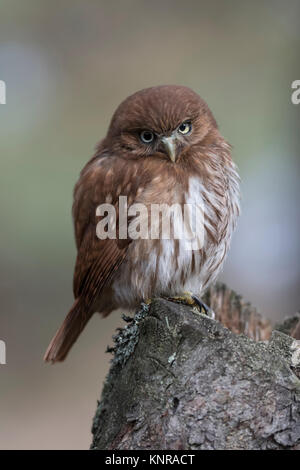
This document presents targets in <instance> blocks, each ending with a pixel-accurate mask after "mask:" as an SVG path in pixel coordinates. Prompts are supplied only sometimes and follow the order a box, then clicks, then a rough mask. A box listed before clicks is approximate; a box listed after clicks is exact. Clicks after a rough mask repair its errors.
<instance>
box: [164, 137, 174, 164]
mask: <svg viewBox="0 0 300 470" xmlns="http://www.w3.org/2000/svg"><path fill="white" fill-rule="evenodd" d="M161 141H162V143H163V145H164V148H165V150H166V153H167V155H168V156H169V157H170V159H171V161H172V162H173V163H175V161H176V142H175V137H174V136H170V137H162V138H161Z"/></svg>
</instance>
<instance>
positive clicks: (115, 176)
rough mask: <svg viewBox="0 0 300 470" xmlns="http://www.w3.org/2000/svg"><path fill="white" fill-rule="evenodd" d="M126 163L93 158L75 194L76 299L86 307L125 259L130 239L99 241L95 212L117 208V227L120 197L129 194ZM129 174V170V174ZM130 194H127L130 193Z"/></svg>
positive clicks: (114, 159) (97, 220)
mask: <svg viewBox="0 0 300 470" xmlns="http://www.w3.org/2000/svg"><path fill="white" fill-rule="evenodd" d="M123 167H124V162H123V161H122V160H121V161H120V159H118V158H116V157H112V156H104V157H102V158H101V157H100V158H99V157H98V158H96V159H92V160H91V161H90V162H89V163H88V164H87V166H86V167H85V168H84V169H83V171H82V173H81V176H80V178H79V181H78V183H77V184H76V186H75V191H74V204H73V217H74V224H75V238H76V244H77V248H78V255H77V260H76V266H75V272H74V280H73V290H74V295H75V298H78V297H81V298H83V299H84V301H85V304H86V305H87V306H89V305H92V304H93V301H94V300H95V299H96V298H97V296H98V295H99V294H100V292H101V291H102V289H103V287H104V286H105V285H106V284H107V283H108V281H109V280H110V279H111V278H112V276H113V274H114V273H115V272H116V270H117V269H118V267H119V266H120V264H121V263H122V261H123V260H124V258H125V256H126V252H127V249H128V245H129V243H130V242H131V240H130V239H126V240H118V239H117V238H116V239H110V238H106V239H105V240H102V239H99V238H98V236H97V234H96V226H97V223H98V222H99V217H97V216H96V209H97V207H98V206H99V205H100V204H103V203H108V202H109V203H110V204H112V205H113V206H114V207H115V208H116V227H118V218H119V217H118V204H117V203H118V200H119V195H120V194H122V195H126V186H127V188H128V178H129V176H130V175H129V174H128V177H127V178H124V170H125V168H123ZM127 173H128V171H127ZM127 192H128V191H127Z"/></svg>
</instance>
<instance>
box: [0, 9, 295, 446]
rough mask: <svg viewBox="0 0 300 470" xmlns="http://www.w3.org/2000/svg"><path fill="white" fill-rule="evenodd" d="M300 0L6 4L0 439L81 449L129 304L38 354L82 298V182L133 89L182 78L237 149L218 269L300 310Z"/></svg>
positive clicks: (256, 298) (0, 142)
mask: <svg viewBox="0 0 300 470" xmlns="http://www.w3.org/2000/svg"><path fill="white" fill-rule="evenodd" d="M299 18H300V3H299V1H293V0H289V1H288V2H282V1H276V0H273V1H252V2H246V1H238V0H236V1H234V0H227V1H226V2H224V1H216V0H210V1H199V0H194V1H192V0H190V1H189V0H186V1H182V0H180V1H179V0H160V1H158V0H152V1H151V2H150V1H146V0H112V1H111V2H107V1H104V0H80V1H79V0H64V1H57V0H55V1H51V2H46V1H42V0H24V1H17V0H0V79H1V80H5V82H6V85H7V104H6V105H0V152H1V154H0V155H1V160H0V165H1V166H0V211H1V212H0V213H1V219H0V220H1V244H0V250H1V265H0V296H1V316H0V339H3V340H5V342H6V345H7V365H5V366H4V365H2V366H0V447H1V448H2V449H39V448H41V449H46V448H50V449H54V448H56V449H58V448H61V449H78V448H87V447H88V446H89V444H90V441H91V435H90V427H91V422H92V416H93V413H94V410H95V406H96V399H97V398H98V397H99V394H100V390H101V387H102V383H103V380H104V378H105V375H106V372H107V370H108V363H109V356H108V355H107V354H104V350H105V348H106V345H107V344H111V342H112V341H111V336H112V334H113V332H114V329H115V328H116V326H118V325H121V324H122V321H121V319H120V315H119V313H115V314H113V315H112V316H110V317H109V318H108V319H106V320H101V319H100V318H99V317H96V316H95V317H94V318H93V319H92V321H91V322H90V323H89V325H88V327H87V328H86V330H85V331H84V333H83V335H82V336H81V337H80V341H79V342H78V343H77V344H76V346H75V347H74V349H73V350H72V353H71V354H70V357H69V358H68V360H67V361H66V362H65V363H63V364H61V365H58V366H54V367H51V366H49V365H45V364H43V362H42V356H43V353H44V350H45V348H46V346H47V344H48V342H49V340H50V338H51V336H52V334H53V333H54V331H55V330H56V328H57V327H58V325H59V323H60V322H61V320H62V319H63V317H64V315H65V313H66V312H67V310H68V308H69V307H70V305H71V303H72V270H73V266H74V262H75V244H74V238H73V228H72V220H71V203H72V189H73V185H74V183H75V181H76V179H77V177H78V173H79V171H80V169H81V168H82V166H83V165H84V163H85V162H86V161H87V159H88V158H89V157H90V156H91V155H92V153H93V149H94V146H95V144H96V142H97V141H99V140H100V139H101V137H102V136H103V135H104V134H105V132H106V128H107V125H108V123H109V120H110V117H111V115H112V113H113V111H114V109H115V108H116V106H117V105H118V104H119V102H120V101H121V100H122V99H124V98H125V97H126V96H127V95H129V94H131V93H132V92H134V91H136V90H138V89H141V88H144V87H147V86H152V85H157V84H169V83H171V84H173V83H176V84H184V85H187V86H190V87H192V88H193V89H194V90H195V91H197V92H199V93H200V94H201V95H202V97H203V98H204V99H205V100H206V101H207V102H208V104H209V106H210V107H211V109H212V110H213V112H214V114H215V116H216V119H217V121H218V122H219V125H220V128H221V131H222V132H223V134H224V135H225V137H226V138H227V139H228V140H229V141H230V142H231V144H232V145H233V146H234V159H235V161H236V162H237V164H238V166H239V168H240V173H241V177H242V192H243V202H242V206H243V215H242V217H241V219H240V222H239V228H238V230H237V232H236V234H235V237H234V240H233V245H232V249H231V252H230V254H229V257H228V260H227V263H226V268H225V270H224V273H223V274H222V279H223V280H225V282H227V283H228V284H229V285H230V286H231V287H232V288H234V289H235V290H236V291H238V292H240V293H241V294H243V295H244V297H245V298H246V299H249V300H251V302H252V303H253V304H255V305H256V306H257V307H258V309H259V310H260V311H261V312H262V313H264V314H266V315H267V316H269V317H270V318H272V320H274V321H275V320H278V319H280V318H282V317H284V316H285V315H287V314H292V313H293V312H294V311H296V309H297V308H299V304H300V302H299V278H300V272H299V258H300V248H299V225H300V221H299V195H300V194H299V193H300V192H299V176H300V171H299V151H300V142H299V111H300V105H298V106H295V105H293V104H292V103H291V83H292V81H293V80H296V79H300V67H299V51H300V32H299V31H300V28H299Z"/></svg>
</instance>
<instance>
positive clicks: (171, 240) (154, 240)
mask: <svg viewBox="0 0 300 470" xmlns="http://www.w3.org/2000/svg"><path fill="white" fill-rule="evenodd" d="M155 191H156V189H155V188H149V189H148V196H149V194H150V195H151V193H152V194H157V193H156V192H155ZM152 200H153V199H151V198H147V199H146V207H147V215H145V214H144V218H145V217H147V227H148V230H146V232H147V237H146V238H139V239H135V240H134V241H133V242H132V243H131V244H130V246H129V249H128V253H127V256H126V259H125V261H124V263H123V265H122V266H121V268H120V270H119V273H118V275H117V277H116V279H115V281H114V283H113V288H114V292H115V295H116V296H117V298H118V299H117V301H118V303H119V304H120V305H122V306H124V307H132V306H134V305H136V304H138V303H139V302H140V300H141V299H147V298H150V297H153V296H160V295H161V296H172V295H177V294H179V293H181V292H184V291H192V292H194V293H199V294H201V293H202V292H203V290H204V289H205V288H206V287H207V285H208V283H209V282H210V281H212V280H213V279H214V278H215V277H216V275H217V273H218V271H219V270H220V268H221V266H222V263H223V261H224V258H225V255H226V252H227V249H228V246H229V240H230V237H231V233H232V228H233V225H232V221H231V220H230V217H231V216H230V204H229V195H228V194H227V193H226V192H225V193H224V194H220V192H218V191H214V190H213V187H210V188H208V187H206V186H205V184H204V183H203V181H202V180H201V178H200V177H198V176H191V177H190V178H189V181H188V187H187V189H186V190H182V188H181V187H180V186H179V185H176V184H174V185H171V184H170V190H169V191H168V192H167V193H165V196H164V197H163V194H161V197H160V200H161V204H158V203H157V199H156V200H155V202H154V203H152V202H151V201H152ZM144 201H145V195H144ZM166 201H167V202H166ZM141 220H142V219H141ZM135 222H136V221H132V223H133V226H134V227H136V223H135ZM129 231H130V227H129Z"/></svg>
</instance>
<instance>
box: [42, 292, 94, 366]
mask: <svg viewBox="0 0 300 470" xmlns="http://www.w3.org/2000/svg"><path fill="white" fill-rule="evenodd" d="M91 316H92V312H88V311H86V305H84V302H83V301H82V299H81V298H80V297H79V298H78V299H76V300H75V302H74V304H73V305H72V308H71V310H70V311H69V313H68V315H67V316H66V318H65V319H64V321H63V323H62V325H61V327H60V328H59V330H58V331H57V332H56V334H55V336H54V337H53V339H52V341H51V343H50V344H49V346H48V349H47V351H46V353H45V356H44V361H46V362H52V363H53V364H54V363H55V362H58V361H63V360H64V359H65V358H66V356H67V354H68V352H69V350H70V349H71V347H72V346H73V344H74V343H75V341H76V340H77V338H78V336H79V335H80V333H81V332H82V330H83V329H84V327H85V325H86V324H87V322H88V321H89V319H90V318H91Z"/></svg>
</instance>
